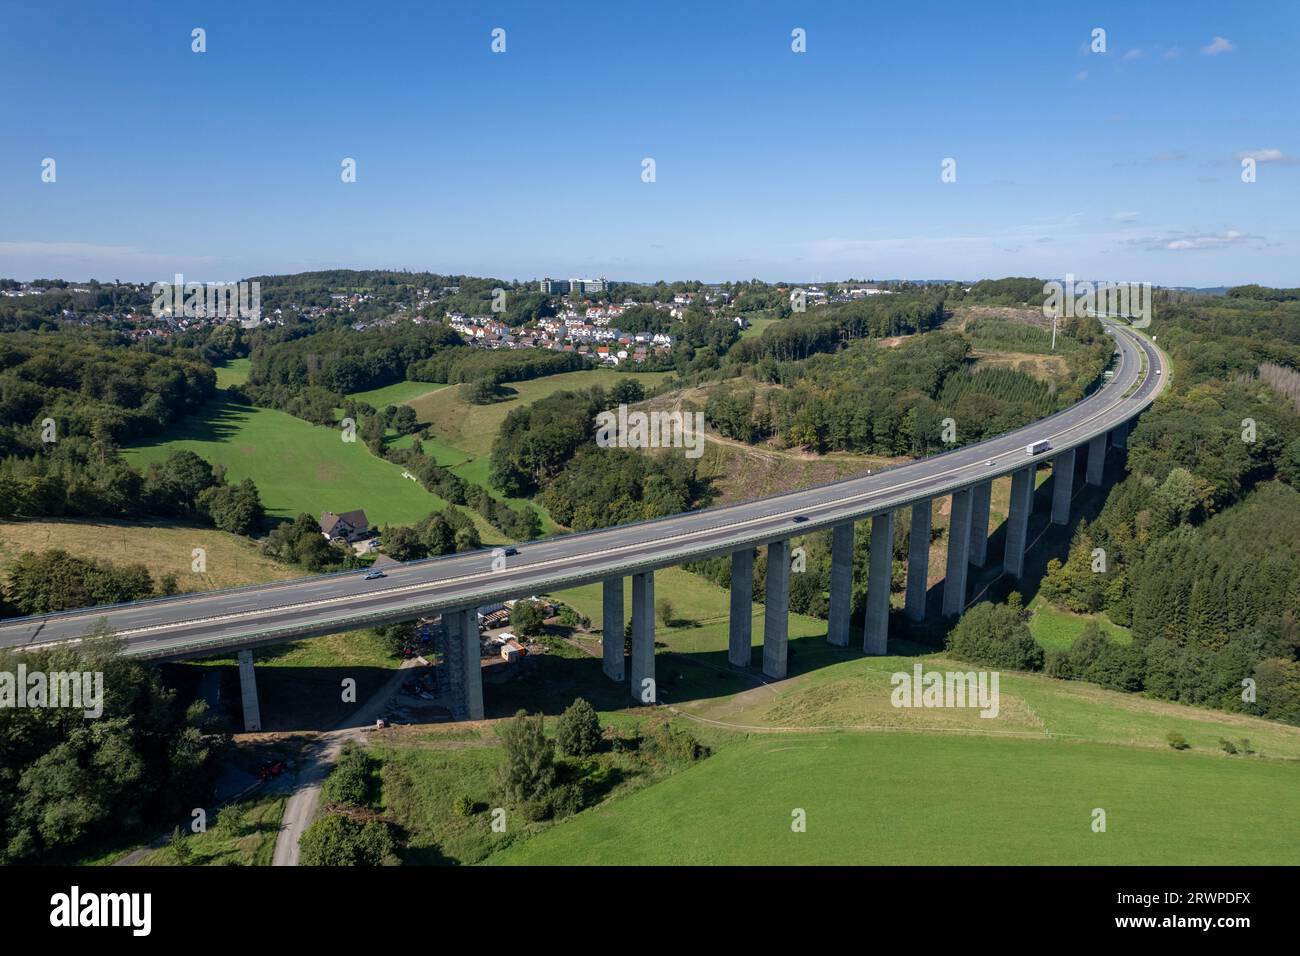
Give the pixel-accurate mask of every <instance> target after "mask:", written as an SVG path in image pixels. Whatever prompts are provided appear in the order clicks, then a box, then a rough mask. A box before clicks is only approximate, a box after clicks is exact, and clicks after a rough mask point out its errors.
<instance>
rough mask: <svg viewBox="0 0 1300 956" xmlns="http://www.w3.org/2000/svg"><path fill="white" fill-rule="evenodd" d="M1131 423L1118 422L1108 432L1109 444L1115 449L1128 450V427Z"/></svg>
mask: <svg viewBox="0 0 1300 956" xmlns="http://www.w3.org/2000/svg"><path fill="white" fill-rule="evenodd" d="M1131 424H1132V422H1120V423H1119V424H1118V425H1116V426H1115V427H1114V428H1112V429H1111V430H1110V443H1111V444H1112V445H1114V446H1115V447H1116V448H1128V427H1129V425H1131Z"/></svg>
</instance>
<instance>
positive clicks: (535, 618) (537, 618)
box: [510, 601, 546, 637]
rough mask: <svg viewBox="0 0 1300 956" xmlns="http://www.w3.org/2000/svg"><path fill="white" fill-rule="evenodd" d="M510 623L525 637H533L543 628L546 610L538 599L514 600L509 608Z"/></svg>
mask: <svg viewBox="0 0 1300 956" xmlns="http://www.w3.org/2000/svg"><path fill="white" fill-rule="evenodd" d="M510 624H511V626H512V627H513V628H514V629H515V630H516V631H518V632H519V633H520V634H522V635H524V636H525V637H533V636H535V635H537V634H541V633H542V631H543V630H544V628H545V624H546V611H545V610H544V609H543V606H542V604H541V602H540V601H516V602H515V606H514V607H513V608H511V609H510Z"/></svg>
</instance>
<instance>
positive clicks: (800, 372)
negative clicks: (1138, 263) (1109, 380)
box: [705, 319, 1114, 457]
mask: <svg viewBox="0 0 1300 956" xmlns="http://www.w3.org/2000/svg"><path fill="white" fill-rule="evenodd" d="M1023 330H1027V331H1023ZM978 335H979V339H978V340H979V341H980V342H981V344H982V345H983V346H984V347H989V346H988V344H987V343H988V340H989V339H990V338H991V337H996V338H1003V339H1007V338H1009V339H1014V340H1015V341H1016V342H1017V343H1018V344H1026V343H1029V342H1033V343H1034V345H1035V346H1041V347H1042V350H1043V351H1046V345H1045V343H1046V342H1047V341H1049V339H1048V338H1047V333H1046V332H1044V331H1043V330H1042V329H1041V328H1037V327H1035V326H1026V325H1024V324H1022V323H1015V322H1008V321H998V322H995V321H993V320H986V321H985V322H984V324H983V326H982V327H981V329H980V330H979V332H978ZM972 337H973V336H972V333H970V331H969V330H968V332H967V333H966V334H963V333H958V332H950V331H946V330H945V331H937V332H931V333H929V334H927V335H925V336H916V337H912V338H910V339H908V340H906V341H904V342H902V343H901V344H899V345H898V346H896V347H894V348H888V347H885V346H882V345H880V344H878V343H876V342H874V341H871V340H869V339H868V340H865V341H856V342H853V343H852V344H850V345H849V346H848V347H847V348H844V349H842V350H841V351H838V352H836V353H834V354H822V355H813V356H812V357H810V358H808V359H806V360H804V361H801V362H780V363H768V364H763V363H759V364H758V365H756V366H754V367H753V368H752V369H749V370H747V374H746V375H744V376H743V377H741V378H739V379H736V380H734V381H732V382H729V383H726V384H724V385H721V386H719V387H717V388H715V389H714V390H713V391H712V392H711V394H710V398H709V400H708V403H707V405H706V407H705V415H706V419H707V421H708V423H709V424H710V425H711V426H712V427H714V428H716V429H717V430H718V431H719V433H721V434H722V435H725V436H726V437H728V438H734V439H737V440H739V441H744V442H749V443H757V442H760V441H764V440H767V439H769V438H773V437H776V438H779V439H780V441H781V443H782V444H784V445H787V446H790V445H805V446H807V447H809V448H811V449H813V450H815V451H818V452H826V451H853V452H859V453H869V454H878V455H909V456H913V457H915V456H920V455H925V454H928V453H930V452H931V451H935V450H939V449H941V448H943V447H946V446H947V447H951V446H950V444H949V443H947V442H945V441H944V437H945V436H944V419H949V418H950V419H952V420H953V422H954V423H955V425H956V438H955V440H956V443H957V444H966V443H968V442H973V441H980V440H982V439H984V438H988V437H991V436H993V435H996V434H1000V433H1002V432H1005V431H1009V430H1011V429H1013V428H1018V427H1020V426H1022V425H1026V424H1028V423H1029V422H1031V421H1035V420H1037V419H1039V418H1042V417H1044V416H1045V415H1049V414H1051V413H1052V412H1054V411H1057V410H1059V409H1061V408H1064V407H1065V406H1067V405H1070V404H1072V403H1074V402H1076V401H1078V400H1079V399H1080V398H1082V397H1083V396H1084V395H1085V394H1086V393H1087V392H1088V391H1089V390H1090V389H1091V388H1093V387H1094V386H1095V385H1096V384H1097V383H1098V382H1099V380H1100V375H1101V372H1102V370H1103V369H1104V368H1105V366H1106V365H1107V364H1108V362H1109V361H1110V355H1111V352H1112V350H1113V348H1114V346H1113V344H1112V343H1111V341H1110V339H1109V337H1108V336H1106V335H1105V334H1104V333H1103V331H1102V328H1101V324H1100V323H1099V322H1097V321H1096V320H1095V319H1079V320H1074V321H1073V322H1070V323H1066V324H1064V326H1063V328H1062V330H1061V335H1060V336H1059V341H1060V342H1061V343H1062V350H1061V355H1062V357H1063V358H1064V360H1065V362H1066V364H1067V366H1068V369H1069V371H1068V373H1067V374H1066V375H1065V376H1062V377H1060V378H1059V380H1055V379H1054V380H1049V381H1043V380H1041V379H1039V378H1037V377H1035V376H1034V375H1032V374H1030V373H1029V372H1028V371H1024V370H1021V369H1012V368H1004V367H979V368H975V367H973V366H972V364H971V359H970V355H971V348H972V341H971V339H972ZM1067 343H1068V344H1067ZM1020 350H1021V349H1017V351H1020ZM771 385H775V386H777V387H775V388H772V387H767V386H771Z"/></svg>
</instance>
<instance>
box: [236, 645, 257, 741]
mask: <svg viewBox="0 0 1300 956" xmlns="http://www.w3.org/2000/svg"><path fill="white" fill-rule="evenodd" d="M239 698H240V701H241V702H242V703H243V705H244V731H245V732H246V733H250V734H255V733H257V732H258V731H260V730H261V729H262V712H261V710H260V709H259V708H258V706H257V675H256V674H254V673H253V652H252V651H251V650H244V651H240V652H239Z"/></svg>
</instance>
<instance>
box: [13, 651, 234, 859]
mask: <svg viewBox="0 0 1300 956" xmlns="http://www.w3.org/2000/svg"><path fill="white" fill-rule="evenodd" d="M20 663H21V664H23V665H25V666H26V667H27V668H28V670H29V672H37V671H39V672H44V673H57V672H71V671H84V672H99V673H101V674H102V675H103V678H102V680H103V683H102V688H103V713H102V715H100V716H99V717H98V718H96V719H88V718H87V717H85V716H84V715H83V712H82V711H81V710H78V709H75V708H70V707H18V708H14V707H6V708H4V709H3V710H0V863H4V864H12V863H50V862H59V861H63V862H67V861H69V860H70V859H71V856H70V854H72V853H74V852H75V851H76V850H77V849H78V848H81V847H84V846H85V845H86V844H87V843H89V842H90V841H93V840H97V839H99V840H105V839H109V838H113V837H118V838H120V837H122V836H124V835H128V834H134V833H139V832H141V831H142V828H144V827H147V826H152V827H158V826H160V825H161V821H163V820H178V819H181V818H182V817H184V818H186V819H188V817H189V813H190V810H191V809H192V808H193V807H196V806H203V805H204V804H205V802H206V801H207V799H208V797H209V796H210V794H211V791H212V786H213V784H214V783H215V780H216V776H217V772H218V758H219V756H220V755H221V753H222V750H223V749H224V747H225V746H226V745H227V744H228V742H229V739H230V736H229V730H228V728H226V727H224V726H223V725H222V724H221V722H219V721H217V720H215V719H214V718H213V717H212V716H211V715H209V713H208V712H207V707H206V704H204V703H203V702H202V701H198V702H196V703H194V704H192V705H191V706H190V707H188V708H183V707H181V706H180V704H179V703H178V702H177V700H176V695H175V693H174V692H173V691H171V690H169V689H167V688H166V687H164V686H163V683H162V678H161V676H160V673H159V671H158V668H157V667H152V666H150V665H148V664H145V663H142V662H140V661H134V660H131V659H130V658H125V657H121V656H120V655H118V654H117V653H116V645H115V644H114V642H113V641H112V640H111V639H108V638H106V637H103V636H101V637H91V638H88V639H87V640H85V641H83V642H82V644H81V645H80V646H79V647H77V648H76V649H60V650H35V651H25V652H23V653H22V654H21V655H18V654H15V653H13V652H9V651H0V670H3V671H8V672H11V673H12V672H15V671H16V670H17V668H18V665H19V664H20ZM168 825H170V824H168Z"/></svg>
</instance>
